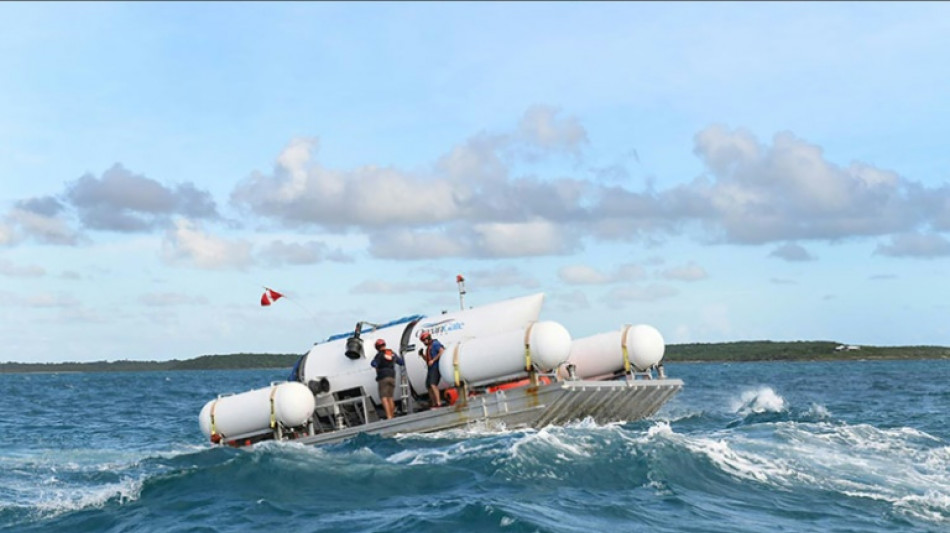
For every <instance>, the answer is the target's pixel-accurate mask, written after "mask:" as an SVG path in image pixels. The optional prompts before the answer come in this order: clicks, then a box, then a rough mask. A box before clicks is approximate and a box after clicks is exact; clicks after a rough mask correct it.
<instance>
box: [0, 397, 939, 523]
mask: <svg viewBox="0 0 950 533" xmlns="http://www.w3.org/2000/svg"><path fill="white" fill-rule="evenodd" d="M719 407H720V408H719V409H716V406H711V407H710V406H705V407H704V408H703V409H697V408H695V407H687V408H683V409H680V410H679V411H675V410H674V411H673V414H672V416H667V417H666V418H664V417H657V418H654V419H651V420H647V421H640V422H635V423H626V424H620V423H616V424H604V425H600V424H596V423H594V422H592V421H590V420H586V421H581V422H578V423H574V424H570V425H567V426H552V427H546V428H542V429H509V428H506V427H504V426H492V427H481V426H476V427H471V428H466V429H456V430H448V431H443V432H438V433H432V434H405V435H398V436H396V437H394V438H383V437H377V436H371V435H360V436H358V437H356V438H353V439H350V440H348V441H344V442H342V443H338V444H333V445H327V446H319V447H317V446H304V445H299V444H296V443H287V442H265V443H261V444H258V445H255V446H253V447H249V448H242V449H232V448H221V447H216V448H210V447H207V446H203V445H202V446H192V445H181V446H176V447H175V448H173V449H171V450H168V451H154V450H153V451H129V450H84V449H72V450H45V451H42V450H40V451H35V452H33V453H30V454H29V455H19V456H18V455H8V456H4V457H2V458H0V466H2V469H0V472H2V475H3V476H4V477H3V479H2V480H0V481H2V482H3V483H2V484H0V485H2V486H3V487H4V488H2V489H0V495H2V497H0V524H3V526H2V527H0V529H2V530H10V531H13V530H15V531H31V530H34V531H43V530H50V529H54V528H56V529H64V530H69V531H109V530H116V531H128V530H163V531H165V530H199V529H205V530H209V531H218V530H220V531H227V530H235V529H238V530H246V529H255V528H260V529H271V528H273V527H274V524H275V523H281V524H289V525H293V526H295V527H303V528H305V529H307V530H311V531H318V530H319V531H409V530H412V531H435V530H441V529H444V528H445V527H446V525H449V524H455V525H458V524H465V525H466V528H467V529H472V530H504V531H536V530H540V531H589V530H591V529H622V530H625V531H631V530H634V531H678V530H680V526H682V525H683V523H684V522H682V521H683V520H688V523H689V524H691V527H693V528H695V529H696V530H718V529H721V527H722V524H723V523H732V522H731V520H733V519H734V518H735V517H736V516H741V517H743V518H742V519H743V520H746V521H747V522H748V523H768V524H775V523H776V520H781V519H787V520H789V521H790V522H786V523H788V524H795V525H796V526H798V527H794V529H796V530H799V531H808V530H809V526H808V525H807V524H820V523H823V521H824V522H828V521H831V523H835V522H834V520H835V519H840V520H841V522H838V523H844V524H848V527H849V528H852V529H856V530H869V531H872V530H883V529H887V528H889V527H901V526H904V527H907V526H910V527H922V528H935V527H936V528H942V527H948V526H950V447H948V446H947V445H946V443H945V442H944V441H943V440H942V439H940V438H939V437H936V436H934V435H931V434H928V433H926V432H924V431H921V430H918V429H913V428H909V427H877V426H874V425H871V424H866V423H848V422H847V421H844V420H840V419H837V418H836V417H835V415H834V414H833V413H832V412H830V410H829V409H828V408H826V407H825V406H823V405H820V404H815V403H812V404H808V405H804V406H797V405H794V404H793V403H792V402H789V401H788V400H786V399H785V398H783V397H782V396H781V394H779V393H777V392H776V391H775V390H774V389H773V388H771V387H767V386H765V387H758V388H755V389H750V390H747V391H742V392H740V393H738V394H737V396H736V397H735V398H727V399H726V400H724V401H723V402H722V404H721V405H720V406H719ZM38 480H39V481H38ZM881 517H884V518H881ZM882 520H883V522H882ZM278 521H279V522H278ZM182 524H184V525H182ZM882 524H883V525H882ZM884 526H887V527H884ZM821 529H827V527H824V528H818V527H817V526H815V527H814V528H813V529H812V530H814V531H819V530H821ZM735 530H736V531H742V530H743V529H742V527H739V526H737V527H736V529H735ZM747 530H749V531H761V530H762V529H761V528H758V529H757V528H755V527H751V526H750V527H749V529H747Z"/></svg>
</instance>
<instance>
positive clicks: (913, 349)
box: [0, 341, 950, 374]
mask: <svg viewBox="0 0 950 533" xmlns="http://www.w3.org/2000/svg"><path fill="white" fill-rule="evenodd" d="M300 356H301V354H270V353H268V354H255V353H237V354H224V355H202V356H200V357H196V358H194V359H185V360H179V359H172V360H170V361H128V360H119V361H93V362H87V363H0V374H10V373H27V372H146V371H162V370H165V371H169V370H242V369H257V368H261V369H264V368H286V369H288V371H289V370H290V368H291V367H293V365H294V363H295V362H297V359H299V358H300ZM861 359H950V348H948V347H945V346H855V345H846V344H841V343H838V342H833V341H794V342H774V341H740V342H721V343H693V344H670V345H668V346H667V347H666V355H665V356H664V358H663V362H664V363H681V362H683V363H684V362H716V363H725V362H746V361H854V360H861Z"/></svg>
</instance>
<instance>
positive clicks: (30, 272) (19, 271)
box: [0, 259, 46, 278]
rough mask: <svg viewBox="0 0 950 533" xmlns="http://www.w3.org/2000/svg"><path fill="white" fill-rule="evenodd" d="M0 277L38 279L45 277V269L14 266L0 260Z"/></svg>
mask: <svg viewBox="0 0 950 533" xmlns="http://www.w3.org/2000/svg"><path fill="white" fill-rule="evenodd" d="M0 275H2V276H10V277H14V278H38V277H41V276H45V275H46V269H44V268H43V267H41V266H38V265H26V266H22V265H15V264H13V263H11V262H10V261H7V260H5V259H0Z"/></svg>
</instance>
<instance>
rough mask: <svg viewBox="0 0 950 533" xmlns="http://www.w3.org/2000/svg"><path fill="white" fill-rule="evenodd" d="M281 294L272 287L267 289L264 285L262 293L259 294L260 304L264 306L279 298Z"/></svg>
mask: <svg viewBox="0 0 950 533" xmlns="http://www.w3.org/2000/svg"><path fill="white" fill-rule="evenodd" d="M282 296H283V294H281V293H279V292H277V291H275V290H273V289H268V288H267V287H264V294H262V295H261V305H262V306H265V307H266V306H268V305H270V304H272V303H274V302H276V301H277V299H278V298H281V297H282Z"/></svg>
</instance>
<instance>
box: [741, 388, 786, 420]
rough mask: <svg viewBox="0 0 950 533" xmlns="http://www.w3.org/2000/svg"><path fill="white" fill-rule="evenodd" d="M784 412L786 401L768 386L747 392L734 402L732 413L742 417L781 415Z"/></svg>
mask: <svg viewBox="0 0 950 533" xmlns="http://www.w3.org/2000/svg"><path fill="white" fill-rule="evenodd" d="M784 410H785V399H784V398H782V397H781V396H779V395H778V394H776V393H775V391H774V390H772V388H771V387H766V386H763V387H759V388H758V389H754V390H747V391H745V392H743V393H742V395H741V396H740V397H739V398H738V399H735V400H733V401H732V412H734V413H736V414H739V415H742V416H746V415H750V414H753V413H755V414H759V413H781V412H782V411H784Z"/></svg>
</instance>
